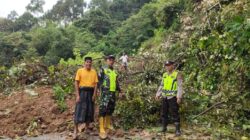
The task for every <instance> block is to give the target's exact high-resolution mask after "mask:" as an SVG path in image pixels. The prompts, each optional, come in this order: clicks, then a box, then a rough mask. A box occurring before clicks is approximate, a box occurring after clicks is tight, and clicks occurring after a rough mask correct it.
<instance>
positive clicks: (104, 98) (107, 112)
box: [99, 55, 121, 139]
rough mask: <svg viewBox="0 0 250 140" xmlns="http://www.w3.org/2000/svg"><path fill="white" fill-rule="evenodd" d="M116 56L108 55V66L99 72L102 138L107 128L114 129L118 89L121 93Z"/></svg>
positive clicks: (105, 135) (104, 136)
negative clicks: (115, 65)
mask: <svg viewBox="0 0 250 140" xmlns="http://www.w3.org/2000/svg"><path fill="white" fill-rule="evenodd" d="M114 63H115V57H114V56H113V55H109V56H108V57H106V64H107V66H106V67H104V68H102V69H101V71H100V73H99V87H100V90H101V99H100V105H99V123H100V134H99V136H100V138H102V139H104V138H106V137H107V134H106V130H105V129H110V130H113V127H112V125H111V116H112V114H113V112H114V110H115V102H116V95H115V94H116V91H119V92H120V93H121V89H120V86H119V83H118V80H117V77H118V74H117V72H116V71H115V70H114V67H113V65H114Z"/></svg>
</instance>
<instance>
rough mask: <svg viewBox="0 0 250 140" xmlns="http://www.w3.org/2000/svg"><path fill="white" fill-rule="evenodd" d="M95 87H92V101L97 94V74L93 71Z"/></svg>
mask: <svg viewBox="0 0 250 140" xmlns="http://www.w3.org/2000/svg"><path fill="white" fill-rule="evenodd" d="M94 78H95V87H94V93H93V101H95V99H96V94H97V86H98V76H97V73H96V71H95V77H94Z"/></svg>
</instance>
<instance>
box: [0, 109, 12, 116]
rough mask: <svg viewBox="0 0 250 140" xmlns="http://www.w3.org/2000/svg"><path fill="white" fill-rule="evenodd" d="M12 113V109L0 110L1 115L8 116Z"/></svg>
mask: <svg viewBox="0 0 250 140" xmlns="http://www.w3.org/2000/svg"><path fill="white" fill-rule="evenodd" d="M10 113H11V110H10V109H5V110H0V115H8V114H10Z"/></svg>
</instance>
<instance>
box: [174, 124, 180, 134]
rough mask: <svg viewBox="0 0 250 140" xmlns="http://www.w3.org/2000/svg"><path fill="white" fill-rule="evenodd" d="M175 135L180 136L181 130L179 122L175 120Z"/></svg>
mask: <svg viewBox="0 0 250 140" xmlns="http://www.w3.org/2000/svg"><path fill="white" fill-rule="evenodd" d="M175 128H176V129H175V135H176V136H180V135H181V130H180V123H179V122H176V123H175Z"/></svg>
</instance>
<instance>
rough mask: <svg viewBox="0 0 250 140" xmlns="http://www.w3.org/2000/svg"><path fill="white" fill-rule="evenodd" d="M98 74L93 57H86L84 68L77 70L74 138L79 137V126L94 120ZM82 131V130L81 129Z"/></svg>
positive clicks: (86, 126) (87, 124) (86, 125)
mask: <svg viewBox="0 0 250 140" xmlns="http://www.w3.org/2000/svg"><path fill="white" fill-rule="evenodd" d="M97 83H98V76H97V73H96V71H95V70H94V69H92V58H91V57H85V62H84V68H80V69H78V70H77V73H76V77H75V91H76V107H75V116H74V123H75V130H74V139H77V135H78V131H79V127H78V125H79V124H81V126H84V125H85V128H88V126H89V123H91V122H93V121H94V101H95V97H96V90H97ZM80 131H81V130H80Z"/></svg>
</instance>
